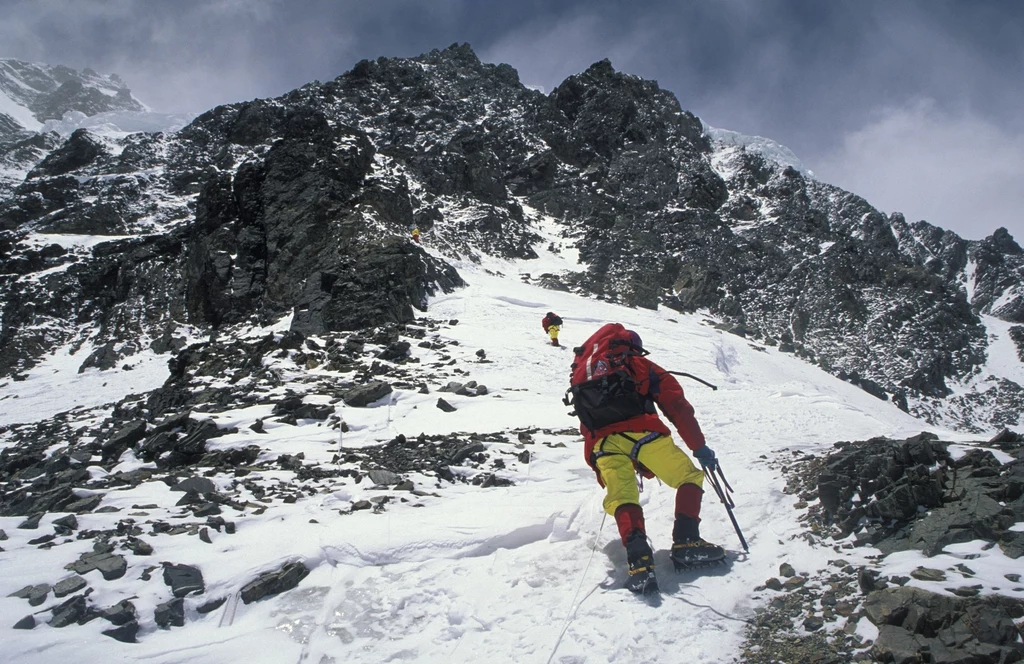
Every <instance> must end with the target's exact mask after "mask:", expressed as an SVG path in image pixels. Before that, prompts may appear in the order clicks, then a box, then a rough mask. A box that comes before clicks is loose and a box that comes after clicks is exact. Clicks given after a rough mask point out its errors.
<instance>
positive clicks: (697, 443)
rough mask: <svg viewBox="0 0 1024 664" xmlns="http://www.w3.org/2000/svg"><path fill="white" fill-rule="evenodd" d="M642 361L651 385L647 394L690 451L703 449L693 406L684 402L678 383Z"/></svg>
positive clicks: (668, 374)
mask: <svg viewBox="0 0 1024 664" xmlns="http://www.w3.org/2000/svg"><path fill="white" fill-rule="evenodd" d="M642 359H643V361H644V362H646V363H647V364H648V365H649V366H648V372H649V373H648V376H649V378H650V381H651V383H650V387H649V388H648V393H649V394H650V396H651V398H652V399H654V402H655V403H656V404H658V407H659V408H660V409H661V412H663V413H664V414H665V417H667V418H668V419H669V421H670V422H671V423H672V426H674V427H675V428H676V431H678V432H679V435H680V436H682V438H683V440H684V441H685V442H686V446H687V447H689V448H690V449H691V450H698V449H700V448H702V447H704V444H705V441H704V432H703V431H701V429H700V425H699V424H698V423H697V418H696V417H694V416H693V406H691V405H690V402H689V401H687V400H686V396H685V395H684V394H683V388H682V386H681V385H680V384H679V381H678V380H676V378H675V376H673V375H672V374H670V373H668V372H667V371H665V370H664V369H662V368H661V367H659V366H658V365H657V364H655V363H654V362H651V361H650V360H648V359H646V358H642Z"/></svg>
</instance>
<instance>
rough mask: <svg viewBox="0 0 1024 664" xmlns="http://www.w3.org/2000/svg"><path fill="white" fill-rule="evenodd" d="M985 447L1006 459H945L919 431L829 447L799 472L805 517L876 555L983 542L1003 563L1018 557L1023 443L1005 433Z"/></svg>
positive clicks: (1023, 508) (1022, 551)
mask: <svg viewBox="0 0 1024 664" xmlns="http://www.w3.org/2000/svg"><path fill="white" fill-rule="evenodd" d="M1005 438H1006V440H1005V441H1003V442H994V443H991V444H992V445H993V446H995V447H998V448H1000V449H1001V450H1002V451H1004V452H1005V453H1007V454H1009V455H1010V456H1011V457H1012V458H1013V459H1014V460H1013V461H1011V462H1009V463H1006V464H1003V463H1000V462H999V461H998V460H997V459H996V458H995V457H994V456H993V454H992V452H989V451H986V450H980V449H974V450H970V451H969V452H968V453H966V454H964V455H963V456H961V457H959V458H958V459H955V460H954V459H953V457H952V456H951V455H950V453H949V450H948V447H949V445H950V444H949V443H944V442H941V441H939V440H938V439H937V437H936V436H934V435H933V434H928V433H922V434H920V435H918V436H916V437H914V438H910V439H907V440H902V441H894V440H888V439H873V440H870V441H865V442H859V443H837V444H836V447H837V450H836V451H835V452H834V453H832V454H830V455H829V456H828V457H826V458H824V459H820V460H816V461H815V462H813V463H812V464H811V471H810V473H808V474H807V475H806V477H807V479H808V480H809V482H811V483H813V484H814V485H815V486H813V487H808V488H807V493H806V497H807V498H817V499H818V501H819V502H818V504H817V505H815V506H813V507H812V508H811V510H810V514H811V516H812V519H813V520H814V522H815V523H817V528H818V529H819V530H820V531H821V532H825V533H829V534H831V535H834V536H835V537H836V538H843V537H846V536H848V535H850V534H856V535H857V540H858V542H860V543H863V544H870V545H872V546H875V547H876V548H878V549H880V550H881V551H882V552H883V553H886V554H888V553H892V552H894V551H904V550H908V549H913V550H920V551H923V552H924V553H925V554H926V555H929V556H933V555H935V554H937V553H938V552H939V551H941V550H942V549H943V548H944V547H946V546H947V545H949V544H956V543H959V542H968V541H971V540H975V539H985V540H989V541H992V542H993V543H996V544H998V545H999V546H1000V547H1001V548H1002V549H1003V552H1004V553H1006V555H1007V556H1009V557H1011V558H1019V557H1020V556H1021V555H1024V537H1021V533H1019V532H1016V531H1014V530H1011V527H1012V526H1013V524H1014V523H1015V522H1017V521H1021V520H1024V492H1022V487H1024V446H1022V445H1021V440H1020V437H1019V436H1016V435H1014V434H1008V435H1007V436H1006V437H1005Z"/></svg>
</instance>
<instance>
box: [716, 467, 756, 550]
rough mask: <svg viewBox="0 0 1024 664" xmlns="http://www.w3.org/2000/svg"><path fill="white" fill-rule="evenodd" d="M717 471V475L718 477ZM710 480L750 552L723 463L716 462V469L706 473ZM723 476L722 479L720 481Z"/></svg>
mask: <svg viewBox="0 0 1024 664" xmlns="http://www.w3.org/2000/svg"><path fill="white" fill-rule="evenodd" d="M716 473H717V475H718V476H717V477H716ZM705 476H706V477H707V478H708V480H710V481H711V486H712V487H713V488H714V489H715V493H717V494H718V498H719V499H720V500H721V501H722V504H723V505H725V511H726V512H728V513H729V520H730V521H732V527H733V529H734V530H735V531H736V535H737V536H738V537H739V538H740V544H742V545H743V550H744V551H745V552H747V553H750V547H748V546H747V540H746V539H744V537H743V533H742V532H741V531H740V524H738V523H736V516H735V515H734V514H733V513H732V508H734V507H736V503H734V502H733V500H732V496H731V495H730V492H731V491H732V487H731V486H729V481H728V480H726V479H725V473H723V472H722V466H721V464H716V466H715V470H713V471H711V472H710V473H707V474H706V475H705ZM719 477H721V481H719ZM722 484H724V485H725V489H723V488H722Z"/></svg>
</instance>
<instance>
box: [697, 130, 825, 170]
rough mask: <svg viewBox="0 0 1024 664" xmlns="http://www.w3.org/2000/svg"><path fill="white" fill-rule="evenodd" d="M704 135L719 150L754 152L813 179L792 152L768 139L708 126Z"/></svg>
mask: <svg viewBox="0 0 1024 664" xmlns="http://www.w3.org/2000/svg"><path fill="white" fill-rule="evenodd" d="M704 133H706V134H707V135H708V136H709V137H710V138H711V141H712V143H713V144H714V145H715V147H716V148H718V149H719V150H721V149H727V148H742V149H744V150H746V151H748V152H754V153H757V154H759V155H761V156H762V157H764V158H765V159H767V160H768V161H770V162H773V163H776V164H779V165H780V166H792V167H793V168H795V169H796V170H798V171H800V172H801V173H803V174H804V175H807V176H809V177H814V173H813V172H812V171H811V170H810V169H808V168H807V167H806V166H804V164H803V162H801V161H800V159H799V158H798V157H797V156H796V155H795V154H793V151H792V150H790V149H789V148H787V147H786V146H785V145H781V144H780V143H776V142H775V141H773V140H771V139H770V138H765V137H763V136H747V135H746V134H741V133H739V132H737V131H729V130H728V129H719V128H717V127H712V126H710V125H707V124H705V125H704Z"/></svg>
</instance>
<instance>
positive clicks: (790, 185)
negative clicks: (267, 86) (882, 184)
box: [0, 45, 1024, 431]
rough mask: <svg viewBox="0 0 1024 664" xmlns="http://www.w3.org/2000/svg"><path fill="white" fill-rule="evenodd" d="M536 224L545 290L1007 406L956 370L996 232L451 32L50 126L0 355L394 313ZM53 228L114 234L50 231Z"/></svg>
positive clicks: (956, 418) (317, 328)
mask: <svg viewBox="0 0 1024 664" xmlns="http://www.w3.org/2000/svg"><path fill="white" fill-rule="evenodd" d="M542 220H552V221H553V222H554V223H556V224H559V225H560V226H561V228H562V233H563V235H564V236H565V238H566V240H567V241H568V242H571V243H573V244H574V245H575V249H576V250H578V252H579V257H580V261H581V270H580V271H579V272H576V273H567V274H560V275H538V276H537V277H535V278H536V279H537V280H538V281H539V282H540V283H543V284H544V285H546V286H549V287H551V288H561V289H569V290H575V291H579V292H586V293H590V294H592V295H594V296H596V297H599V298H604V299H608V300H612V301H617V302H622V303H625V304H628V305H633V306H640V307H656V306H668V307H672V308H676V309H679V310H681V311H696V310H706V311H708V312H709V313H711V314H712V315H715V316H717V317H719V318H721V319H722V320H724V321H727V322H728V324H729V327H730V329H731V330H732V331H733V332H735V333H736V334H741V335H745V336H749V337H751V338H752V339H756V340H759V341H762V342H764V343H769V344H777V345H778V346H779V348H781V349H783V350H786V351H790V352H793V353H796V354H798V355H799V356H801V357H802V358H804V359H806V360H808V361H810V362H814V363H816V364H817V365H818V366H820V367H821V368H823V369H824V370H826V371H829V372H830V373H832V374H834V375H837V376H839V377H841V378H844V379H845V380H848V381H850V382H852V383H854V384H857V385H859V386H861V387H863V388H864V389H865V390H867V391H869V392H871V393H872V394H875V395H876V396H878V397H879V398H882V399H888V400H892V401H893V402H894V403H896V404H897V405H899V406H900V407H901V408H904V409H906V410H908V411H909V412H911V413H913V414H915V415H918V416H921V417H923V418H925V419H926V420H928V421H933V422H940V421H941V422H944V423H948V424H952V425H955V426H957V427H960V428H964V429H967V430H975V431H980V430H986V429H992V428H997V427H1000V426H1013V425H1016V424H1018V422H1019V413H1020V412H1022V410H1024V391H1022V389H1021V387H1020V385H1019V383H1018V382H1017V381H1016V380H1015V379H1014V377H1013V376H1004V375H988V374H983V373H982V371H981V368H982V367H983V366H984V363H985V361H986V358H987V354H988V353H989V338H988V336H987V334H986V326H985V324H984V322H983V319H982V316H991V317H994V318H996V319H999V320H1001V321H1005V322H1007V323H1010V324H1016V323H1019V322H1021V321H1020V309H1021V306H1022V305H1021V302H1022V301H1024V300H1022V298H1021V290H1020V289H1021V283H1022V275H1024V253H1022V251H1021V249H1020V247H1019V245H1018V244H1017V243H1016V242H1015V241H1014V240H1013V238H1011V237H1010V236H1009V235H1008V234H1007V233H1006V232H1005V231H1003V230H1000V231H997V232H996V233H995V234H993V235H992V236H991V237H989V238H986V239H985V240H982V241H979V242H968V241H965V240H962V239H961V238H959V237H957V236H956V235H955V234H953V233H950V232H947V231H942V230H941V229H938V228H935V227H933V226H931V225H929V224H927V223H925V222H917V223H914V224H908V223H907V222H906V221H905V220H904V219H903V218H902V217H901V216H899V215H892V216H890V217H886V216H885V215H883V214H881V213H880V212H878V211H877V210H875V209H874V208H872V207H871V206H870V205H869V204H868V203H867V202H866V201H864V200H863V199H861V198H859V197H857V196H856V195H854V194H851V193H849V192H845V191H842V190H840V189H838V188H836V187H832V186H830V185H827V184H825V183H821V182H818V181H815V180H813V179H809V178H808V177H806V176H804V175H802V174H801V173H800V172H798V171H796V170H795V169H793V168H791V167H785V166H782V165H779V164H777V163H775V162H771V161H769V160H766V159H764V158H762V157H760V156H759V155H758V154H757V153H756V152H753V151H748V150H746V149H744V148H743V147H742V146H737V145H722V144H715V143H714V142H713V141H712V140H711V138H710V137H709V136H708V135H707V134H706V133H705V132H704V129H703V127H702V125H701V123H700V121H699V120H698V119H697V118H696V117H694V116H693V115H692V114H690V113H687V112H686V111H684V110H683V109H682V107H681V106H680V103H679V101H678V100H677V99H676V98H675V97H674V96H673V95H672V94H671V93H668V92H666V91H664V90H661V89H660V88H659V87H658V86H657V85H656V84H655V83H654V82H651V81H645V80H643V79H640V78H639V77H636V76H630V75H627V74H622V73H620V72H616V71H615V70H614V69H613V68H612V66H611V64H610V63H609V62H607V61H602V62H599V63H596V64H595V65H593V66H592V67H590V68H589V69H588V70H587V71H585V72H583V73H581V74H577V75H574V76H570V77H569V78H568V79H566V81H564V82H563V83H562V84H561V85H559V86H558V87H557V88H556V89H555V90H553V91H552V92H551V94H550V95H547V96H545V95H543V94H541V93H538V92H536V91H533V90H530V89H528V88H526V87H525V86H524V85H523V84H522V83H521V82H520V81H519V79H518V75H517V74H516V72H515V70H514V69H512V68H511V67H509V66H507V65H489V64H485V63H482V62H480V60H479V59H478V58H477V57H476V55H475V54H474V53H473V51H472V49H471V48H470V47H469V46H468V45H453V46H452V47H450V48H448V49H445V50H443V51H433V52H431V53H428V54H425V55H423V56H420V57H418V58H411V59H393V58H380V59H378V60H375V61H363V62H360V63H359V64H358V65H356V66H355V67H354V68H353V69H352V70H351V71H350V72H347V73H346V74H344V75H342V76H340V77H338V78H337V79H335V80H333V81H329V82H326V83H318V82H314V83H311V84H309V85H307V86H304V87H303V88H300V89H298V90H295V91H293V92H290V93H288V94H286V95H284V96H282V97H279V98H276V99H267V100H256V101H253V102H247V103H240V104H232V105H227V106H220V107H217V108H216V109H213V110H211V111H209V112H207V113H205V114H203V115H201V116H199V117H198V118H196V119H195V121H193V122H192V123H191V124H190V125H189V126H187V127H185V128H184V129H182V130H181V131H178V132H175V133H173V134H133V135H130V136H128V137H126V138H118V139H110V138H104V137H102V136H97V135H95V134H93V133H91V132H89V131H87V130H81V131H80V132H76V133H75V134H74V135H72V136H71V137H69V138H68V139H67V141H65V142H64V143H63V144H61V145H60V146H59V147H57V148H56V149H54V150H52V151H50V152H49V153H48V154H47V155H46V156H45V158H43V159H42V160H41V161H40V162H39V163H38V164H37V165H36V166H35V167H34V169H33V170H32V171H31V172H30V173H29V175H28V177H27V178H26V179H25V181H24V182H23V183H21V184H20V185H19V186H18V187H17V189H16V190H15V192H14V193H13V195H12V196H11V197H10V198H9V199H8V200H7V201H5V202H2V203H0V229H3V237H2V238H0V271H2V272H3V275H4V276H3V281H2V282H0V292H2V293H3V303H4V310H3V313H2V316H3V319H4V327H3V332H2V336H0V371H2V372H4V373H7V374H8V375H11V374H16V373H17V372H19V371H24V370H26V369H27V368H29V367H30V366H32V364H33V363H34V362H35V361H36V360H37V358H39V357H40V355H42V354H43V353H45V352H47V351H48V350H49V349H53V348H55V347H61V346H66V345H67V344H83V345H88V346H89V347H91V348H93V349H95V348H99V347H113V348H114V349H115V352H116V353H119V354H120V355H121V356H122V357H123V356H125V355H127V354H130V352H132V351H133V349H134V348H137V347H138V344H135V345H134V346H132V345H127V344H126V341H127V339H128V338H129V337H131V338H133V339H142V340H143V343H149V342H151V341H152V340H154V339H157V338H161V337H163V336H164V335H165V334H168V333H173V331H174V329H175V328H176V327H177V326H181V325H194V326H197V327H201V328H216V327H218V326H221V325H225V324H234V323H238V322H241V321H243V320H255V321H258V322H261V323H266V322H267V321H269V320H272V319H275V318H276V317H281V316H284V315H288V314H292V315H293V326H294V328H295V329H296V330H297V331H302V332H303V333H321V332H324V331H331V330H345V329H354V328H359V327H362V326H366V325H369V324H372V323H378V322H383V321H393V322H407V321H408V320H410V319H411V317H412V315H413V314H412V308H413V307H422V306H423V305H424V304H425V297H426V296H427V295H429V294H430V293H433V292H437V291H444V290H448V289H450V288H454V287H457V286H458V284H459V283H460V282H459V277H458V275H457V273H456V272H455V270H454V269H452V268H451V267H450V266H449V265H447V264H446V263H445V261H444V260H443V257H459V258H465V257H469V258H472V257H473V256H474V255H475V254H477V253H479V252H483V253H487V254H492V255H498V256H507V257H517V258H530V257H531V256H533V255H535V254H534V253H533V252H534V249H533V244H534V243H536V241H537V239H538V237H539V236H538V235H537V233H536V232H535V231H534V230H532V229H533V228H534V227H535V225H536V224H538V223H540V222H541V221H542ZM411 227H418V228H420V229H421V231H423V238H424V241H425V242H426V243H427V244H428V245H429V247H430V249H431V251H432V252H433V254H428V253H426V252H424V251H422V249H421V248H420V247H419V246H418V245H414V244H413V243H411V242H410V241H409V238H408V233H409V229H410V228H411ZM69 234H76V235H92V236H97V235H99V236H103V235H105V236H118V237H125V236H127V237H129V239H125V240H115V241H113V242H110V243H106V244H101V245H99V246H97V247H95V248H87V249H81V248H79V247H74V246H71V244H70V243H69V242H67V241H66V240H62V241H61V242H55V241H53V236H60V237H67V236H68V235H69ZM98 251H99V253H100V254H101V255H97V252H98ZM44 254H45V255H44ZM438 256H440V258H439V257H438ZM52 293H59V294H60V298H55V297H54V296H53V295H51V294H52ZM382 293H384V294H386V298H385V299H384V301H382V300H381V298H380V297H379V295H380V294H382ZM27 302H31V303H32V307H26V306H25V303H27ZM135 311H141V312H142V314H141V315H135V314H134V313H133V312H135ZM1019 328H1020V326H1019V325H1018V326H1017V327H1014V328H1011V337H1012V339H1013V343H1015V344H1017V349H1018V353H1019V354H1024V347H1022V346H1021V342H1020V341H1019V339H1020V337H1021V335H1020V334H1019V333H1014V332H1013V330H1018V329H1019ZM1013 375H1014V376H1015V375H1016V374H1013ZM954 388H956V389H954Z"/></svg>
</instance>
